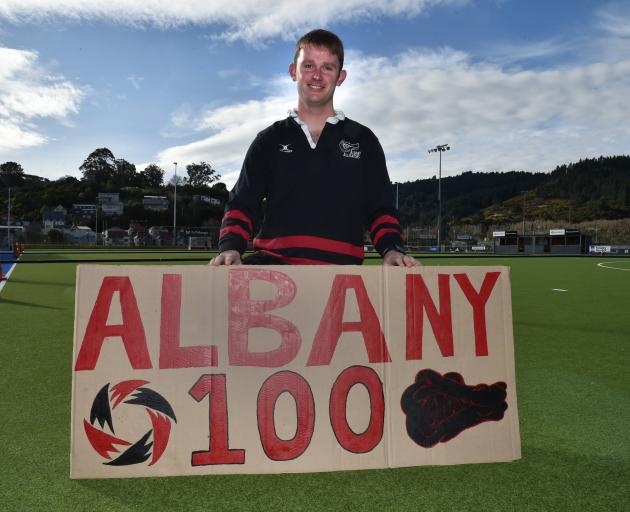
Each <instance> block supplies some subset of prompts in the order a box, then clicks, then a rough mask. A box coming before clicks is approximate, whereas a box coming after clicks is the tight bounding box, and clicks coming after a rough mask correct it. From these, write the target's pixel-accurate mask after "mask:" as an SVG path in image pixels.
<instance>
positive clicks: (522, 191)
mask: <svg viewBox="0 0 630 512" xmlns="http://www.w3.org/2000/svg"><path fill="white" fill-rule="evenodd" d="M526 192H527V190H521V193H522V194H523V237H525V193H526Z"/></svg>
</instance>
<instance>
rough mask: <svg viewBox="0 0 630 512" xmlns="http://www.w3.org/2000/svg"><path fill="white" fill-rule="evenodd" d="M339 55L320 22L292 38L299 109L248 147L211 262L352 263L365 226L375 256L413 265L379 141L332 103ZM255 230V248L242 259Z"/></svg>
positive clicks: (358, 258)
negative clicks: (217, 253) (404, 246)
mask: <svg viewBox="0 0 630 512" xmlns="http://www.w3.org/2000/svg"><path fill="white" fill-rule="evenodd" d="M343 59H344V51H343V43H342V42H341V40H340V39H339V38H338V37H337V36H336V35H335V34H333V33H332V32H328V31H327V30H321V29H318V30H313V31H312V32H309V33H308V34H306V35H304V36H303V37H302V38H300V40H299V41H298V42H297V44H296V47H295V56H294V59H293V63H292V64H291V65H290V66H289V74H290V75H291V78H292V79H293V81H294V82H296V84H297V93H298V102H297V109H294V110H291V111H289V116H288V117H287V118H286V119H284V120H282V121H277V122H276V123H274V124H273V125H271V126H270V127H268V128H267V129H265V130H263V131H262V132H260V133H259V134H258V135H257V137H256V139H255V140H254V142H253V143H252V145H251V146H250V148H249V150H248V152H247V155H246V157H245V161H244V162H243V168H242V169H241V174H240V177H239V179H238V182H237V183H236V185H235V186H234V189H233V190H232V192H231V193H230V199H229V201H228V203H227V205H226V209H225V215H224V216H223V222H222V225H221V233H220V238H219V250H220V254H219V255H218V256H217V257H216V258H214V260H212V264H213V265H236V264H240V263H241V262H242V263H249V264H257V265H258V264H277V265H282V264H301V265H303V264H346V265H357V264H361V263H362V262H363V234H364V232H365V230H369V233H370V237H371V239H372V243H373V244H374V246H375V248H376V250H377V251H378V252H379V253H380V254H381V255H382V256H383V264H385V265H399V266H414V265H419V263H418V262H417V261H416V260H415V259H414V258H412V257H411V256H407V255H405V253H404V249H403V241H402V236H401V229H400V223H399V221H398V215H397V212H396V210H395V208H394V194H393V190H392V186H391V182H390V180H389V176H388V174H387V167H386V165H385V155H384V153H383V149H382V148H381V145H380V143H379V141H378V139H377V138H376V136H375V135H374V134H373V133H372V132H371V131H370V130H369V129H368V128H367V127H365V126H363V125H361V124H359V123H357V122H355V121H352V120H350V119H348V118H347V117H346V116H345V115H344V113H343V112H341V111H340V110H335V108H334V107H333V96H334V94H335V89H336V88H337V87H339V86H340V85H341V84H342V83H343V82H344V80H345V79H346V71H345V70H344V69H343ZM255 226H260V230H259V231H258V233H257V234H256V233H255V231H254V227H255ZM254 235H256V237H255V238H254V241H253V243H254V249H255V252H254V254H252V255H250V256H247V257H246V258H243V259H242V260H241V255H242V254H243V252H244V251H245V249H246V248H247V242H248V241H249V239H250V237H252V236H254Z"/></svg>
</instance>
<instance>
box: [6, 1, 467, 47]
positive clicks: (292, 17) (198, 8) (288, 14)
mask: <svg viewBox="0 0 630 512" xmlns="http://www.w3.org/2000/svg"><path fill="white" fill-rule="evenodd" d="M467 2H468V0H346V1H345V2H343V3H340V2H338V1H336V0H321V1H319V2H315V3H313V2H305V1H297V0H272V1H269V2H260V0H241V1H239V2H234V1H232V0H212V1H208V0H188V1H186V2H173V1H172V0H144V1H141V2H139V1H137V0H109V1H107V2H102V1H100V0H64V1H61V2H60V1H55V0H3V2H2V3H1V4H0V19H2V18H4V19H7V20H9V21H11V22H41V21H44V20H49V19H51V18H52V19H55V18H66V19H70V20H75V21H82V20H94V19H106V20H109V21H112V22H114V23H121V24H125V25H131V26H146V25H151V26H155V27H160V28H172V27H179V26H185V25H190V24H196V25H211V24H219V25H220V26H221V27H222V28H221V29H220V30H219V32H218V33H217V34H216V35H217V37H219V38H221V39H226V40H230V41H234V40H244V41H247V42H258V41H260V40H265V39H269V38H276V37H283V38H290V39H293V38H294V36H295V34H297V33H298V32H301V31H303V30H304V29H306V28H311V27H313V26H316V25H326V24H328V23H331V22H347V21H353V20H358V19H371V18H376V17H383V16H385V17H391V16H415V15H418V14H419V13H421V12H422V11H424V10H425V9H426V8H428V7H430V6H432V5H436V4H463V3H467ZM305 10H308V16H305V14H304V13H305Z"/></svg>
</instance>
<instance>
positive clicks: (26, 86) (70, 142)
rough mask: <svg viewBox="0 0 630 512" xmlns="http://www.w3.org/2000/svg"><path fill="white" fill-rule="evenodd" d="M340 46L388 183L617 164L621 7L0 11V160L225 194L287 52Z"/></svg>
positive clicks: (154, 3)
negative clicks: (189, 170)
mask: <svg viewBox="0 0 630 512" xmlns="http://www.w3.org/2000/svg"><path fill="white" fill-rule="evenodd" d="M316 27H325V28H328V29H330V30H333V31H335V32H337V33H338V34H339V35H340V36H341V37H342V39H343V40H344V43H345V46H346V53H347V56H346V69H347V70H348V79H347V80H346V82H345V83H344V84H343V85H342V86H341V87H340V88H339V89H338V91H337V95H336V99H335V106H336V107H337V108H340V109H341V110H343V111H344V112H345V113H346V115H348V116H349V117H351V118H353V119H355V120H357V121H359V122H362V123H364V124H367V125H368V126H369V127H370V128H372V130H373V131H374V132H375V133H376V135H377V136H378V137H379V139H380V140H381V143H382V144H383V147H384V149H385V152H386V155H387V158H388V167H389V171H390V176H391V178H392V180H394V181H409V180H414V179H418V178H427V177H430V176H433V175H435V174H436V169H437V157H436V156H435V154H431V155H429V154H428V153H427V149H429V148H430V147H433V146H435V145H436V144H442V143H449V144H451V146H452V148H453V149H452V151H450V152H449V153H448V154H447V155H445V158H444V161H443V174H444V175H455V174H460V173H461V172H464V171H469V170H474V171H509V170H513V169H516V170H528V171H550V170H552V169H553V168H554V167H555V166H556V165H558V164H561V163H567V162H570V161H577V160H578V159H580V158H587V157H594V156H599V155H612V154H628V153H629V152H630V122H628V120H629V119H630V101H629V100H628V98H630V1H627V0H626V1H610V2H607V1H589V0H575V1H564V0H553V1H537V0H532V1H524V0H392V1H385V0H347V1H345V2H337V1H331V0H321V1H320V2H318V3H317V4H313V3H312V2H302V1H295V0H293V1H291V0H275V1H272V2H260V1H259V0H256V1H254V0H241V1H239V2H238V3H236V2H233V1H227V0H214V1H201V0H195V1H189V2H185V1H183V2H172V1H164V0H150V1H133V0H110V1H108V2H107V3H106V4H104V5H103V4H102V3H101V2H97V1H90V0H65V1H64V2H52V1H46V0H2V1H1V2H0V162H4V161H8V160H13V161H17V162H19V163H21V164H22V166H23V167H24V168H25V170H26V172H27V173H31V174H37V175H40V176H45V177H48V178H50V179H55V178H58V177H61V176H64V175H73V176H80V172H79V170H78V167H79V166H80V165H81V163H82V162H83V160H84V159H85V157H86V156H87V155H88V154H89V153H90V152H91V151H93V150H94V149H96V148H98V147H108V148H110V149H111V150H112V152H113V153H114V155H115V156H116V157H118V158H125V159H126V160H128V161H130V162H132V163H135V164H136V165H137V167H138V169H141V168H142V167H143V166H144V165H146V164H147V163H152V162H155V163H158V164H160V165H161V166H162V167H163V168H164V169H165V170H166V171H167V174H171V173H172V172H173V165H172V163H173V162H175V161H177V162H178V169H179V170H180V172H181V171H182V170H183V167H184V166H185V165H186V164H188V163H192V162H198V161H200V160H204V161H208V162H210V163H211V164H212V165H213V166H214V167H215V168H216V169H217V170H218V171H219V172H220V173H221V174H222V175H223V177H224V181H225V182H226V183H227V184H228V186H231V185H232V184H233V183H234V181H235V179H236V177H237V173H238V170H239V168H240V164H241V161H242V158H243V156H244V154H245V152H246V150H247V147H248V145H249V143H250V142H251V140H252V139H253V137H254V135H255V134H256V133H257V132H258V131H259V130H260V129H262V128H264V127H265V126H267V125H268V124H270V123H271V122H273V121H274V120H277V119H280V118H282V117H284V116H285V114H286V111H287V109H289V108H291V107H293V106H295V88H294V84H293V82H292V81H291V80H290V78H289V76H288V73H287V69H288V65H289V63H290V61H291V59H292V55H293V45H294V43H295V39H296V38H297V37H298V36H299V35H301V34H302V33H303V32H305V31H307V30H309V29H311V28H316Z"/></svg>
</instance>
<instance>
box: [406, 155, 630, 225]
mask: <svg viewBox="0 0 630 512" xmlns="http://www.w3.org/2000/svg"><path fill="white" fill-rule="evenodd" d="M398 195H399V209H400V215H401V220H402V223H403V224H404V225H407V226H427V225H434V224H435V219H436V218H437V211H438V180H437V178H436V177H433V178H431V179H425V180H417V181H413V182H407V183H400V184H399V186H398ZM523 214H525V218H527V219H528V220H533V219H538V220H556V221H564V222H567V223H577V222H584V221H589V220H597V219H621V218H628V217H630V156H612V157H599V158H594V159H587V160H580V161H579V162H577V163H571V164H567V165H561V166H558V167H556V169H554V170H553V171H552V172H551V173H530V172H523V171H518V172H517V171H513V172H505V173H497V172H483V173H482V172H465V173H463V174H461V175H459V176H449V177H446V178H442V218H443V221H444V223H445V224H451V223H457V224H483V225H497V224H510V223H516V222H519V221H521V220H522V219H523V216H524V215H523Z"/></svg>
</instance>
